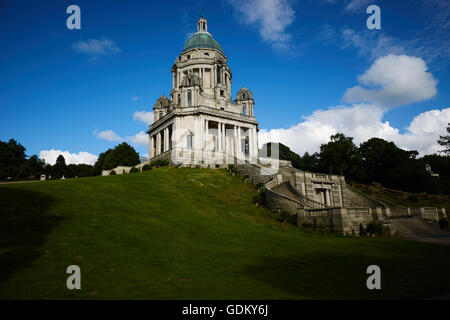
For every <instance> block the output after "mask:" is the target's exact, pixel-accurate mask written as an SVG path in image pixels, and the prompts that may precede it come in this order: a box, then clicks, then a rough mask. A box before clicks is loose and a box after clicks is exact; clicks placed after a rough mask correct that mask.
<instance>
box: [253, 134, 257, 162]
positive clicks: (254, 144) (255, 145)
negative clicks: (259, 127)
mask: <svg viewBox="0 0 450 320" xmlns="http://www.w3.org/2000/svg"><path fill="white" fill-rule="evenodd" d="M253 137H254V139H253V147H254V154H255V157H257V156H258V133H257V132H256V127H254V128H253Z"/></svg>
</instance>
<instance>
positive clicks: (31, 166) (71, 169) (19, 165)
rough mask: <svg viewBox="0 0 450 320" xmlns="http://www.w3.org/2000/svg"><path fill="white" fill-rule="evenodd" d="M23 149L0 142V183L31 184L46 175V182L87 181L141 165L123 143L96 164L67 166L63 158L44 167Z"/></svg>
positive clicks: (14, 141) (20, 146) (11, 142)
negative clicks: (74, 179) (79, 179)
mask: <svg viewBox="0 0 450 320" xmlns="http://www.w3.org/2000/svg"><path fill="white" fill-rule="evenodd" d="M25 151H26V148H25V147H24V146H22V145H21V144H20V143H18V142H17V141H16V140H14V139H10V140H9V141H8V142H4V141H0V180H33V179H39V178H40V176H41V175H42V174H45V175H46V177H47V179H49V178H51V179H61V178H62V177H65V178H75V177H90V176H95V175H101V173H102V171H103V170H110V169H113V168H115V167H117V166H134V165H137V164H139V163H140V160H139V153H137V152H136V150H134V148H133V147H132V146H130V145H129V144H128V143H126V142H123V143H121V144H119V145H117V146H115V147H114V148H112V149H108V150H107V151H105V152H103V153H101V154H100V156H99V157H98V159H97V161H96V163H95V164H94V165H93V166H92V165H89V164H66V159H65V158H64V156H63V155H62V154H60V155H59V156H58V158H57V159H56V163H55V164H54V165H51V164H48V163H45V161H44V160H42V159H39V157H38V156H37V155H31V156H27V155H26V153H25Z"/></svg>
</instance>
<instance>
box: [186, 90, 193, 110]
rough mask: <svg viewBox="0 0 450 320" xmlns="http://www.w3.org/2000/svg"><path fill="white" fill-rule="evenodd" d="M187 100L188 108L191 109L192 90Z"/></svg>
mask: <svg viewBox="0 0 450 320" xmlns="http://www.w3.org/2000/svg"><path fill="white" fill-rule="evenodd" d="M187 99H188V107H191V106H192V92H191V90H189V91H188V92H187Z"/></svg>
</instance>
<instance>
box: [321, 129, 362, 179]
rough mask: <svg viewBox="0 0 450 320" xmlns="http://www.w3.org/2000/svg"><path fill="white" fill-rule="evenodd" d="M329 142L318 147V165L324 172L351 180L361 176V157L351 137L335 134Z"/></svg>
mask: <svg viewBox="0 0 450 320" xmlns="http://www.w3.org/2000/svg"><path fill="white" fill-rule="evenodd" d="M330 140H331V141H330V142H328V143H326V144H322V145H321V146H320V165H321V167H322V169H323V170H324V171H326V172H330V173H337V174H340V175H345V176H348V177H350V178H351V179H357V178H359V176H361V174H362V173H361V170H360V168H361V156H360V155H359V152H358V148H357V147H356V145H355V144H354V143H353V138H352V137H346V136H345V135H344V134H342V133H336V134H335V135H333V136H331V137H330Z"/></svg>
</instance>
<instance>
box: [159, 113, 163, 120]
mask: <svg viewBox="0 0 450 320" xmlns="http://www.w3.org/2000/svg"><path fill="white" fill-rule="evenodd" d="M162 117H163V113H162V111H160V112H159V119H161V118H162Z"/></svg>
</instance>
